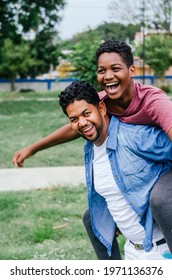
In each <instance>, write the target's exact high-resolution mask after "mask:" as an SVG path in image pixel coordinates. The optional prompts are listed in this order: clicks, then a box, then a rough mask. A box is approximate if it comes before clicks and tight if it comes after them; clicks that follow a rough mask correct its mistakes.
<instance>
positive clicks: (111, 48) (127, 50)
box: [96, 40, 134, 68]
mask: <svg viewBox="0 0 172 280" xmlns="http://www.w3.org/2000/svg"><path fill="white" fill-rule="evenodd" d="M105 52H107V53H112V52H114V53H118V54H119V55H120V56H121V58H122V60H123V62H124V63H125V64H126V65H127V67H128V68H129V67H130V66H131V65H133V63H134V59H133V54H132V50H131V47H130V46H129V45H127V44H126V43H125V42H123V41H117V40H107V41H105V42H104V43H102V44H101V45H100V47H99V48H98V49H97V51H96V60H97V63H98V59H99V56H100V55H101V54H103V53H105Z"/></svg>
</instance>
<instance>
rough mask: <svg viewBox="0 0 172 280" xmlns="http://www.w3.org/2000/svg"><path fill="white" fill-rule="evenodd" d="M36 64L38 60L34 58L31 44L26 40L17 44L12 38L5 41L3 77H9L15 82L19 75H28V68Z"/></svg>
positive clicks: (0, 71)
mask: <svg viewBox="0 0 172 280" xmlns="http://www.w3.org/2000/svg"><path fill="white" fill-rule="evenodd" d="M36 64H38V62H36V61H35V60H34V59H32V57H31V55H30V48H29V45H28V44H27V43H26V42H24V41H23V42H22V43H21V44H19V45H16V44H14V43H13V42H12V41H11V40H10V39H6V40H5V41H4V46H3V48H2V49H1V58H0V75H1V76H2V77H6V78H9V79H10V81H11V82H13V81H14V79H15V78H16V77H17V76H18V75H20V74H22V75H23V76H24V75H26V73H27V70H28V68H29V67H30V66H31V65H32V66H33V65H36Z"/></svg>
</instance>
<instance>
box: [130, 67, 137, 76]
mask: <svg viewBox="0 0 172 280" xmlns="http://www.w3.org/2000/svg"><path fill="white" fill-rule="evenodd" d="M129 70H130V76H131V77H132V78H134V77H135V75H136V67H135V65H131V66H130V69H129Z"/></svg>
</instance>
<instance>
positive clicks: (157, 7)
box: [109, 0, 172, 33]
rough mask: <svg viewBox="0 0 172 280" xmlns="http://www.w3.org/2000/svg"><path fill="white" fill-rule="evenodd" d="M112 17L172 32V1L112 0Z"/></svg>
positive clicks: (124, 21) (157, 30)
mask: <svg viewBox="0 0 172 280" xmlns="http://www.w3.org/2000/svg"><path fill="white" fill-rule="evenodd" d="M109 9H110V11H111V18H112V19H113V20H114V21H115V22H121V21H122V22H123V23H124V24H128V23H133V24H140V25H141V26H143V20H144V25H145V26H146V27H147V28H154V30H156V32H159V31H160V30H164V31H166V33H170V32H172V1H171V0H142V1H136V0H128V1H118V0H112V1H111V4H110V6H109Z"/></svg>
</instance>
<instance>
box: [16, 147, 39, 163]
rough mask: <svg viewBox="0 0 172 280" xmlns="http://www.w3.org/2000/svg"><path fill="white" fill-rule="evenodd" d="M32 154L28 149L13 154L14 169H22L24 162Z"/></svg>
mask: <svg viewBox="0 0 172 280" xmlns="http://www.w3.org/2000/svg"><path fill="white" fill-rule="evenodd" d="M33 154H34V153H33V152H32V150H31V149H30V148H29V147H28V148H25V149H22V150H19V151H17V152H15V154H14V156H13V159H12V162H13V164H14V165H15V166H16V167H24V161H25V159H26V158H28V157H30V156H32V155H33Z"/></svg>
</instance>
